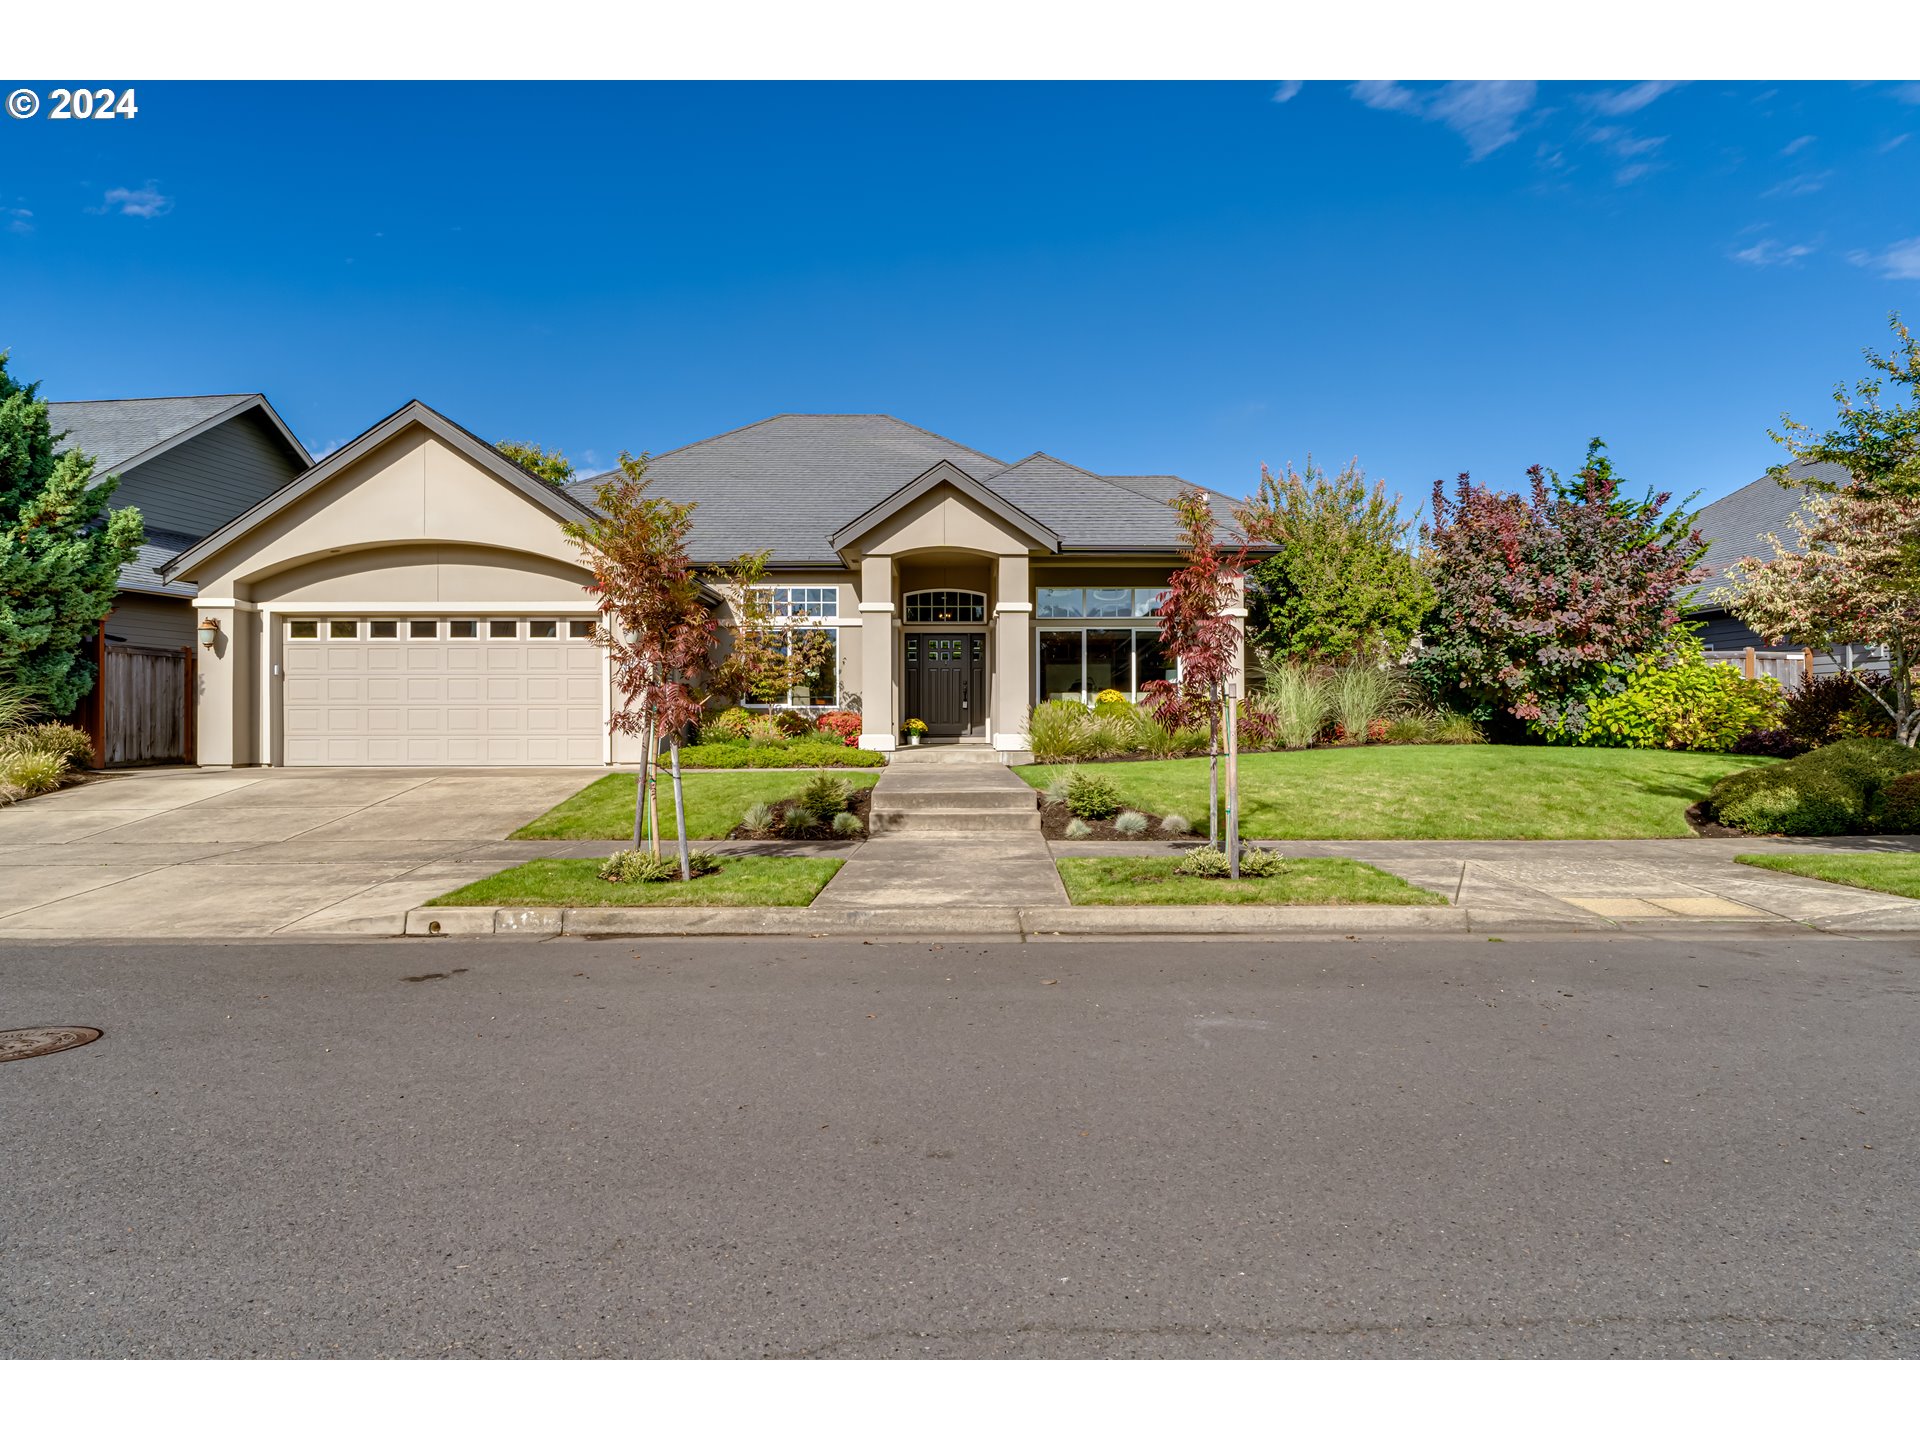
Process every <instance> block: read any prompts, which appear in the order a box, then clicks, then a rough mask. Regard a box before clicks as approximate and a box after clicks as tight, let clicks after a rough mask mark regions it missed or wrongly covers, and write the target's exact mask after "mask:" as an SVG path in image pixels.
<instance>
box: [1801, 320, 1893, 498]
mask: <svg viewBox="0 0 1920 1440" xmlns="http://www.w3.org/2000/svg"><path fill="white" fill-rule="evenodd" d="M1888 324H1889V325H1890V326H1891V328H1892V330H1893V337H1894V345H1893V348H1892V349H1891V350H1889V351H1888V352H1887V353H1886V354H1885V355H1880V354H1877V353H1875V352H1874V351H1872V350H1866V351H1863V352H1862V353H1863V354H1864V355H1865V356H1866V361H1867V364H1868V365H1869V366H1870V367H1871V368H1872V369H1873V370H1874V371H1875V372H1877V373H1876V374H1873V375H1869V376H1868V377H1867V378H1866V379H1865V380H1862V381H1860V382H1859V383H1858V384H1856V385H1855V386H1854V387H1853V389H1852V390H1851V391H1849V390H1848V389H1847V387H1846V386H1844V385H1842V386H1839V387H1837V388H1836V389H1835V390H1834V392H1833V399H1834V403H1835V404H1836V405H1837V406H1838V407H1839V414H1838V416H1837V417H1836V418H1835V421H1834V424H1833V427H1832V428H1831V429H1828V430H1824V431H1819V430H1815V429H1814V428H1813V427H1812V426H1811V425H1802V424H1800V423H1799V422H1798V421H1796V420H1795V419H1794V418H1793V417H1792V416H1791V415H1782V416H1781V417H1780V429H1778V430H1776V431H1770V432H1769V434H1771V435H1772V437H1773V438H1774V439H1775V440H1777V441H1778V442H1779V443H1780V444H1782V445H1784V446H1786V447H1787V450H1788V451H1789V452H1790V453H1791V454H1792V456H1793V458H1794V459H1795V460H1804V461H1822V462H1826V463H1828V464H1833V465H1839V466H1841V467H1842V468H1844V469H1845V470H1846V472H1847V474H1848V476H1849V477H1850V480H1851V483H1852V484H1853V485H1854V486H1855V487H1857V488H1858V491H1859V494H1860V496H1861V497H1863V498H1868V499H1870V498H1872V497H1874V496H1876V495H1881V494H1887V495H1920V340H1915V339H1914V337H1913V334H1912V332H1910V331H1909V330H1908V329H1907V327H1906V326H1905V325H1903V324H1901V323H1900V317H1899V315H1898V314H1894V315H1891V316H1889V317H1888ZM1883 377H1884V378H1883ZM1890 388H1891V390H1893V391H1896V392H1897V391H1898V390H1899V389H1902V388H1904V389H1905V391H1906V396H1905V399H1904V400H1902V399H1900V397H1899V396H1898V395H1897V393H1888V392H1889V389H1890ZM1883 394H1886V397H1887V398H1886V399H1885V400H1884V401H1883V400H1882V395H1883ZM1773 474H1774V475H1775V476H1776V477H1777V478H1778V479H1779V480H1780V482H1781V483H1782V484H1786V485H1799V484H1802V483H1804V482H1801V481H1796V480H1792V479H1790V478H1789V477H1788V475H1787V473H1786V465H1785V464H1784V463H1783V464H1781V465H1778V466H1775V467H1774V470H1773ZM1814 488H1816V489H1825V490H1829V491H1831V490H1832V489H1834V488H1836V487H1833V486H1823V485H1819V484H1817V483H1816V485H1815V487H1814Z"/></svg>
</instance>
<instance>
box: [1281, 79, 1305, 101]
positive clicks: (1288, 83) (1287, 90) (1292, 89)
mask: <svg viewBox="0 0 1920 1440" xmlns="http://www.w3.org/2000/svg"><path fill="white" fill-rule="evenodd" d="M1306 83H1307V82H1306V81H1304V80H1282V81H1281V82H1280V84H1279V85H1278V86H1277V87H1276V88H1275V90H1274V92H1273V103H1274V104H1276V105H1284V104H1286V103H1287V101H1289V100H1291V99H1292V98H1293V97H1294V96H1296V95H1298V94H1299V93H1300V89H1301V87H1302V86H1303V85H1305V84H1306Z"/></svg>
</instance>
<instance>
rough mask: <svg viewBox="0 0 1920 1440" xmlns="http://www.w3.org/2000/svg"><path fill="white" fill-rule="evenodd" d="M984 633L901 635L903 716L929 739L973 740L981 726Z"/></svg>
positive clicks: (983, 712) (983, 723)
mask: <svg viewBox="0 0 1920 1440" xmlns="http://www.w3.org/2000/svg"><path fill="white" fill-rule="evenodd" d="M986 641H987V637H986V636H985V635H984V634H977V633H976V634H956V635H932V634H923V633H920V632H917V631H916V632H913V633H910V634H908V636H907V713H906V716H905V717H903V718H906V719H913V720H924V721H926V722H927V733H928V734H929V735H948V736H954V735H979V734H984V733H985V726H986V719H987V716H986V695H987V687H986Z"/></svg>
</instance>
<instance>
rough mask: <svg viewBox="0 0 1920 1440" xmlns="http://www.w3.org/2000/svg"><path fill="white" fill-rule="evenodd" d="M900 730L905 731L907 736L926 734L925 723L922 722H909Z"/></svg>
mask: <svg viewBox="0 0 1920 1440" xmlns="http://www.w3.org/2000/svg"><path fill="white" fill-rule="evenodd" d="M900 728H901V729H903V730H905V731H906V732H907V734H909V735H924V734H926V733H927V722H926V721H924V720H909V721H907V723H906V724H905V725H903V726H901V727H900Z"/></svg>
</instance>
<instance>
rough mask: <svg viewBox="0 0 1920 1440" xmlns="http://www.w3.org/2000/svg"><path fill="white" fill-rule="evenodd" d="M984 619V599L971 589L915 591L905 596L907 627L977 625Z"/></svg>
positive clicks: (985, 615)
mask: <svg viewBox="0 0 1920 1440" xmlns="http://www.w3.org/2000/svg"><path fill="white" fill-rule="evenodd" d="M986 618H987V597H986V596H984V595H982V594H980V593H979V592H977V591H974V590H916V591H914V592H913V593H912V594H910V595H908V596H907V623H908V624H909V625H940V624H957V625H978V624H982V623H984V622H985V620H986Z"/></svg>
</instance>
